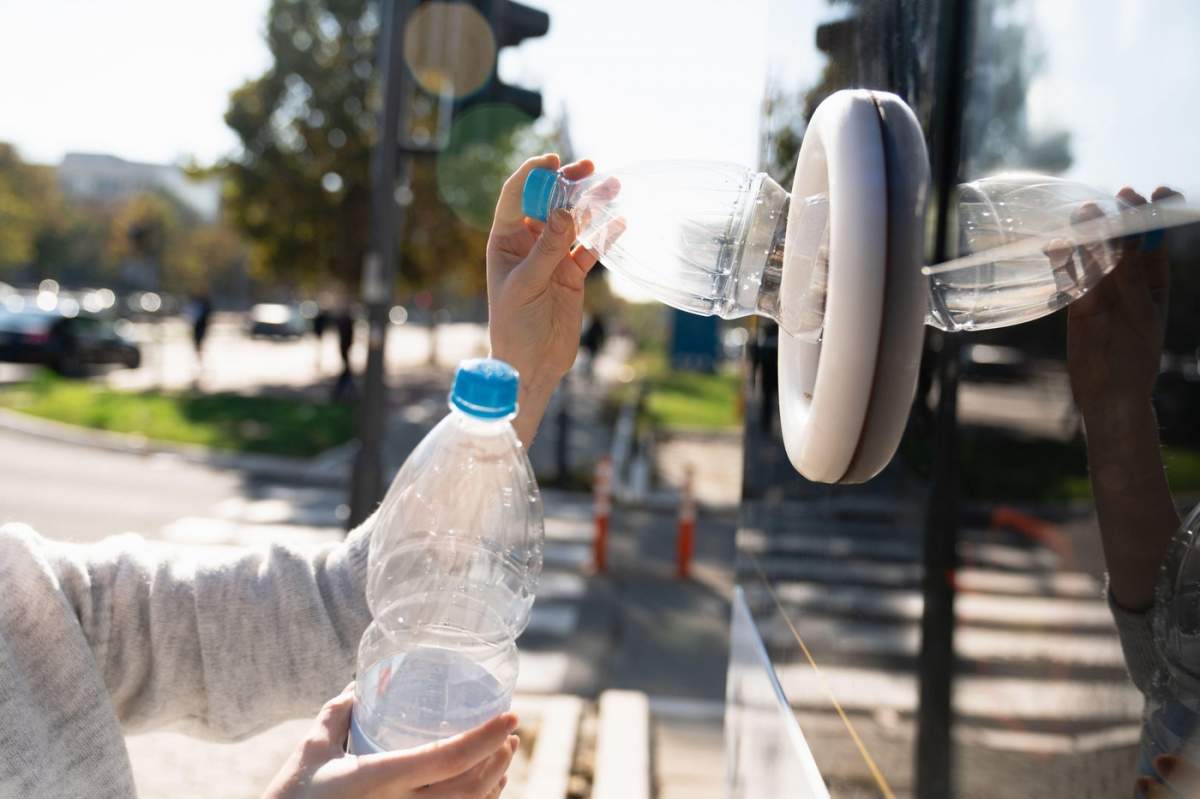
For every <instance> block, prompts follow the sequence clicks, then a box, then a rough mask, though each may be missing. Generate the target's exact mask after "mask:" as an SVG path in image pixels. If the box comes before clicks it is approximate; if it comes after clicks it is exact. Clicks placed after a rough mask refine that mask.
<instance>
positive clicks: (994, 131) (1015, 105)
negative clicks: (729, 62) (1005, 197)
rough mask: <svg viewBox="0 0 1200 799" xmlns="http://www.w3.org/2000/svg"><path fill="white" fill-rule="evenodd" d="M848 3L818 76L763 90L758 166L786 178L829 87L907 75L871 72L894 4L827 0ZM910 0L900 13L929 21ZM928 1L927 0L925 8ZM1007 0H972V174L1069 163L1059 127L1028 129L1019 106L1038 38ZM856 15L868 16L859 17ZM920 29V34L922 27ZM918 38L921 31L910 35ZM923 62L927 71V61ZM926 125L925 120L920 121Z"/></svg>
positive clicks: (1037, 63) (1056, 168) (925, 110)
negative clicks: (795, 87) (791, 89)
mask: <svg viewBox="0 0 1200 799" xmlns="http://www.w3.org/2000/svg"><path fill="white" fill-rule="evenodd" d="M829 2H830V5H832V6H839V7H844V8H846V9H847V12H848V13H847V15H846V18H847V19H848V20H849V21H850V22H849V24H848V25H846V26H845V27H843V28H841V29H840V30H839V31H838V32H837V33H836V34H834V35H829V36H828V37H827V40H826V41H824V42H822V44H823V46H824V47H825V48H826V52H827V56H828V58H827V60H826V63H825V67H824V70H823V71H822V74H821V78H820V80H819V81H818V82H817V83H816V85H814V86H812V87H811V88H810V89H809V90H808V91H807V92H805V93H804V94H803V95H802V96H795V95H791V94H787V93H776V94H775V95H774V96H771V97H768V99H767V103H766V106H765V113H764V117H765V120H764V125H763V128H762V130H763V135H764V140H763V154H764V155H763V162H764V163H763V166H764V168H765V169H766V170H767V171H768V172H769V173H770V174H771V175H772V176H773V177H775V178H776V179H777V180H780V181H785V182H784V185H788V182H790V180H791V178H792V172H793V170H794V168H795V160H796V153H797V152H799V149H800V142H801V138H802V134H803V132H804V129H805V126H806V125H807V123H808V120H809V119H810V118H811V117H812V114H813V112H814V111H815V110H816V108H817V106H818V105H819V104H820V103H821V101H822V100H824V99H825V98H826V97H828V96H829V95H830V94H832V93H833V92H835V91H837V90H838V89H843V88H847V87H851V86H879V85H894V84H896V83H899V84H901V86H900V91H901V92H902V93H903V90H904V87H903V84H904V83H905V82H909V83H912V82H913V78H912V76H909V75H906V74H904V73H903V72H902V71H888V72H886V74H880V73H879V72H878V63H877V62H878V61H879V53H880V52H883V51H884V50H885V49H886V50H890V49H892V48H893V47H894V43H892V42H889V41H883V40H880V38H879V34H880V33H882V32H885V31H887V30H890V29H889V27H888V25H887V24H886V23H885V22H884V21H889V22H893V23H894V22H895V19H894V18H895V17H896V15H897V11H896V10H895V9H896V6H895V4H894V3H892V2H890V0H829ZM906 5H908V6H909V8H908V10H906V11H905V12H903V13H902V14H901V16H902V17H903V18H904V19H905V20H908V21H909V22H911V24H912V25H913V26H916V27H917V28H920V27H921V26H928V25H930V24H933V22H935V20H930V19H925V18H924V16H923V15H927V14H928V13H930V12H929V11H924V10H921V9H918V8H914V7H912V4H906ZM933 8H934V5H933V4H930V5H929V9H933ZM1020 12H1021V9H1020V7H1019V6H1018V4H1016V3H1015V2H1014V0H979V2H977V3H976V4H975V5H974V19H975V31H974V34H973V39H972V50H971V67H970V74H969V76H968V81H969V83H968V88H967V92H968V93H967V98H968V101H967V103H966V107H965V108H964V113H963V142H964V148H963V153H964V159H963V168H962V172H963V174H964V175H967V176H972V177H978V176H980V175H983V174H986V173H988V172H993V171H996V170H998V169H1001V168H1004V167H1008V168H1021V169H1031V170H1035V171H1043V172H1061V171H1063V170H1065V169H1066V168H1067V167H1069V166H1070V165H1071V138H1070V134H1069V133H1068V132H1066V131H1061V130H1059V131H1045V132H1035V131H1033V130H1031V129H1030V127H1029V118H1028V113H1027V110H1026V107H1025V102H1026V98H1027V97H1028V94H1029V86H1030V84H1031V83H1032V81H1033V77H1034V76H1035V75H1036V74H1037V73H1038V71H1039V70H1040V69H1042V67H1043V64H1044V57H1043V51H1042V49H1041V43H1040V42H1038V41H1037V40H1036V38H1035V37H1036V33H1035V32H1034V31H1033V30H1032V29H1031V28H1030V27H1029V25H1028V24H1027V19H1026V18H1025V17H1023V16H1022V15H1021V13H1020ZM859 21H869V22H862V23H860V22H859ZM926 35H927V34H926ZM917 38H920V37H917ZM923 70H927V71H928V72H927V74H930V75H931V74H932V70H933V63H932V61H927V62H926V63H925V64H924V66H923ZM925 83H926V82H925V81H922V85H920V86H912V87H911V91H909V92H908V94H909V96H910V98H912V99H914V100H915V101H922V100H923V102H918V106H917V107H916V108H915V110H916V112H917V115H918V118H919V119H921V121H922V123H923V124H926V125H927V124H928V122H929V118H928V117H929V113H930V108H931V106H930V99H931V98H929V94H930V92H929V88H930V87H929V86H928V85H925ZM927 132H928V128H927Z"/></svg>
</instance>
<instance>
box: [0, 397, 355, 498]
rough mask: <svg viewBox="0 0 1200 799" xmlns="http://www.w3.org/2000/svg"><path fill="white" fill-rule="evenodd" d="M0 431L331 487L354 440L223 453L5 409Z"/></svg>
mask: <svg viewBox="0 0 1200 799" xmlns="http://www.w3.org/2000/svg"><path fill="white" fill-rule="evenodd" d="M0 430H4V431H7V432H10V433H18V434H20V435H24V436H29V437H31V438H40V439H43V440H46V441H54V442H56V443H59V444H71V445H74V446H82V447H91V448H93V449H101V450H107V451H109V452H120V453H123V454H126V455H139V456H142V457H146V456H150V455H173V456H175V457H178V458H180V459H182V460H184V461H187V462H188V463H196V464H202V465H205V466H214V467H217V468H220V469H236V470H238V471H244V472H249V473H251V474H253V475H255V476H258V477H266V478H271V479H274V480H278V481H281V482H288V483H295V484H301V485H311V486H317V487H327V488H342V487H345V485H346V484H347V480H346V474H345V469H343V468H339V466H340V464H342V463H344V462H345V459H346V453H347V452H348V451H350V450H352V449H353V447H354V445H355V443H354V442H353V441H350V442H347V443H345V444H341V445H339V446H337V447H334V448H332V449H330V450H327V451H325V452H323V453H321V454H320V455H317V456H315V457H312V458H289V457H285V456H282V455H255V454H248V453H233V452H219V451H216V450H212V449H209V448H208V447H203V446H200V445H198V444H177V443H170V442H165V441H155V440H153V439H148V438H145V437H143V436H138V435H130V434H128V433H113V432H110V431H107V430H89V429H86V428H82V427H77V426H75V425H69V424H64V423H62V422H54V421H51V420H49V419H39V418H37V417H34V416H28V415H26V414H23V413H18V412H17V411H10V410H8V409H6V408H0Z"/></svg>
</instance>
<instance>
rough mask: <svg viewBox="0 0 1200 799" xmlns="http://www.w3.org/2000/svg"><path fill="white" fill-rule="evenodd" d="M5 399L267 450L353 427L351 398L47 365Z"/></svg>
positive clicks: (106, 422)
mask: <svg viewBox="0 0 1200 799" xmlns="http://www.w3.org/2000/svg"><path fill="white" fill-rule="evenodd" d="M0 407H5V408H9V409H11V410H15V411H20V412H22V413H27V414H29V415H31V416H38V417H41V418H43V419H52V420H54V421H56V422H64V423H66V424H73V425H79V426H81V427H88V428H92V429H95V430H108V431H111V432H115V433H137V434H139V435H143V436H145V437H147V438H150V439H155V440H159V441H171V442H176V443H182V444H201V445H203V446H207V447H212V448H214V449H220V450H229V451H234V452H254V453H260V454H266V455H291V456H295V457H309V456H312V455H316V454H317V453H319V452H323V451H325V450H326V449H328V448H330V447H333V446H336V445H338V444H341V443H343V442H345V441H347V440H349V439H350V438H351V436H352V435H353V433H354V416H353V409H352V408H351V407H350V406H347V405H336V404H332V403H326V402H310V401H307V400H300V399H290V398H282V397H249V396H242V395H239V394H167V393H160V392H153V391H148V392H143V393H136V394H135V393H128V392H122V391H113V390H112V389H109V388H105V387H103V386H100V385H97V384H94V383H90V382H88V381H86V380H66V379H63V378H59V377H56V376H54V375H53V374H51V373H49V372H43V373H39V374H38V376H37V377H35V378H34V379H33V380H31V381H30V382H28V383H23V384H20V385H17V386H13V387H11V388H6V389H4V390H0Z"/></svg>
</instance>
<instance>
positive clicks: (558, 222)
mask: <svg viewBox="0 0 1200 799" xmlns="http://www.w3.org/2000/svg"><path fill="white" fill-rule="evenodd" d="M573 241H575V220H574V219H572V218H571V215H570V214H569V213H567V212H566V211H564V210H563V209H561V208H559V209H557V210H556V211H554V213H552V214H550V219H549V220H547V222H546V226H545V227H544V228H543V229H542V234H541V235H540V236H538V240H537V241H536V242H534V245H533V249H532V250H530V251H529V255H528V256H527V257H526V258H525V260H524V261H522V262H521V265H520V266H518V267H517V269H516V270H515V271H518V272H520V273H521V274H522V275H523V276H524V277H525V279H527V280H531V281H533V283H534V284H535V285H537V286H542V285H544V284H545V283H547V282H549V280H550V276H551V275H553V274H554V270H555V268H556V267H557V266H558V264H559V263H560V262H561V261H562V259H564V258H566V257H567V256H568V255H569V254H570V252H571V243H572V242H573Z"/></svg>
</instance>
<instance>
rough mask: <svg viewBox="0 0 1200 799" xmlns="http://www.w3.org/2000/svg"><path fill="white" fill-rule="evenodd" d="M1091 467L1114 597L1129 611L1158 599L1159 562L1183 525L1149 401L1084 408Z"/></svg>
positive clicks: (1138, 608)
mask: <svg viewBox="0 0 1200 799" xmlns="http://www.w3.org/2000/svg"><path fill="white" fill-rule="evenodd" d="M1084 427H1085V430H1086V431H1087V443H1088V467H1089V471H1090V475H1091V481H1092V491H1093V493H1094V494H1095V501H1096V514H1097V516H1098V518H1099V522H1100V538H1101V542H1102V544H1103V548H1104V560H1105V563H1106V565H1107V567H1108V574H1109V587H1110V590H1111V591H1112V594H1113V598H1114V599H1115V600H1116V601H1117V603H1118V604H1120V605H1121V606H1122V607H1124V608H1126V609H1129V610H1135V611H1136V610H1143V609H1145V608H1148V607H1149V606H1150V605H1151V603H1152V602H1153V599H1154V585H1155V582H1156V580H1157V577H1158V569H1159V565H1160V564H1161V563H1162V558H1163V555H1164V554H1165V552H1166V549H1167V546H1168V544H1169V543H1170V541H1171V536H1172V535H1173V534H1174V532H1175V530H1176V528H1178V527H1179V514H1178V512H1177V511H1176V509H1175V503H1174V502H1173V500H1172V499H1171V492H1170V488H1169V486H1168V484H1167V477H1166V473H1165V471H1164V469H1163V463H1162V456H1161V452H1160V448H1159V440H1158V422H1157V420H1156V419H1155V417H1154V409H1153V407H1152V406H1151V404H1150V402H1149V401H1148V400H1145V401H1141V402H1136V403H1130V404H1128V405H1123V406H1111V407H1104V408H1092V409H1089V410H1088V411H1086V412H1085V413H1084Z"/></svg>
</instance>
